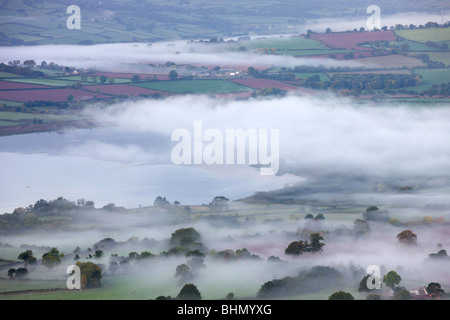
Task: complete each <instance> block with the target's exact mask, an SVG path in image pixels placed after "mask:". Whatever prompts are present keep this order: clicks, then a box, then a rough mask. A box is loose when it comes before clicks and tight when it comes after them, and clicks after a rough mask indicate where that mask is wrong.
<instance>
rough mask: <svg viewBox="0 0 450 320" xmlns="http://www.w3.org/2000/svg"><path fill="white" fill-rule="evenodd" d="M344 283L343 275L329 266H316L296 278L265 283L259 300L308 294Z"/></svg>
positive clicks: (285, 278) (288, 277)
mask: <svg viewBox="0 0 450 320" xmlns="http://www.w3.org/2000/svg"><path fill="white" fill-rule="evenodd" d="M342 282H343V274H342V273H341V272H339V271H338V270H336V269H334V268H332V267H328V266H315V267H312V268H311V269H310V270H304V271H300V272H299V273H298V275H297V276H296V277H290V276H287V277H284V278H282V279H274V280H270V281H267V282H265V283H264V284H263V285H262V286H261V288H260V289H259V290H258V293H257V298H259V299H272V298H280V297H283V296H291V295H297V294H302V293H306V292H309V293H310V292H314V291H319V290H322V289H324V288H327V287H333V286H338V285H340V284H342Z"/></svg>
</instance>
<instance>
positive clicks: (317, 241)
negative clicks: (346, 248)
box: [284, 233, 325, 256]
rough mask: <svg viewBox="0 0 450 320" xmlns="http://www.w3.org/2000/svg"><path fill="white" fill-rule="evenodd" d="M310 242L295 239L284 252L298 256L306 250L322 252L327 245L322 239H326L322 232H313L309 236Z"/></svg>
mask: <svg viewBox="0 0 450 320" xmlns="http://www.w3.org/2000/svg"><path fill="white" fill-rule="evenodd" d="M309 239H310V242H309V243H308V241H306V240H305V241H303V240H299V241H293V242H291V243H290V244H289V245H288V247H287V248H286V249H285V250H284V253H285V254H286V255H294V256H298V255H301V254H303V253H305V252H312V253H314V252H321V251H323V249H322V248H323V247H324V246H325V243H323V242H322V241H323V240H324V239H323V237H322V235H321V234H320V233H313V234H311V235H310V236H309Z"/></svg>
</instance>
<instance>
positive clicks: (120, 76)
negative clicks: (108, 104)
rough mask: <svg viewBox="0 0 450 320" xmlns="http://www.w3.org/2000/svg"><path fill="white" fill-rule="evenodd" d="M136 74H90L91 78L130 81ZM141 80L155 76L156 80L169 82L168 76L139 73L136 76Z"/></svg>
mask: <svg viewBox="0 0 450 320" xmlns="http://www.w3.org/2000/svg"><path fill="white" fill-rule="evenodd" d="M135 74H136V73H118V72H116V73H114V72H97V73H94V74H92V75H93V76H96V77H100V76H102V75H104V76H106V77H111V78H123V79H131V78H132V77H133V76H134V75H135ZM138 75H139V76H140V77H141V79H145V78H146V77H148V76H150V75H154V76H156V78H157V79H158V80H169V76H168V75H167V74H144V73H140V74H138Z"/></svg>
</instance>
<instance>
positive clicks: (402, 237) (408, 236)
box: [397, 230, 417, 245]
mask: <svg viewBox="0 0 450 320" xmlns="http://www.w3.org/2000/svg"><path fill="white" fill-rule="evenodd" d="M397 239H398V241H400V242H401V243H404V244H408V245H416V244H417V235H416V234H415V233H414V232H412V231H411V230H403V231H402V232H400V233H399V234H398V235H397Z"/></svg>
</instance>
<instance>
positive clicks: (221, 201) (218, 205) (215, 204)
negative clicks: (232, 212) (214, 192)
mask: <svg viewBox="0 0 450 320" xmlns="http://www.w3.org/2000/svg"><path fill="white" fill-rule="evenodd" d="M228 201H229V199H228V198H226V197H224V196H217V197H214V199H213V200H212V201H211V202H210V203H209V207H210V208H211V210H212V211H213V212H218V211H226V210H228Z"/></svg>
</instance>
